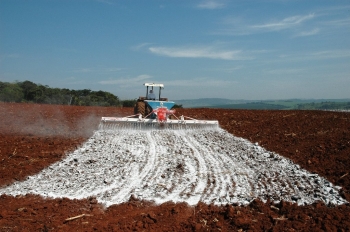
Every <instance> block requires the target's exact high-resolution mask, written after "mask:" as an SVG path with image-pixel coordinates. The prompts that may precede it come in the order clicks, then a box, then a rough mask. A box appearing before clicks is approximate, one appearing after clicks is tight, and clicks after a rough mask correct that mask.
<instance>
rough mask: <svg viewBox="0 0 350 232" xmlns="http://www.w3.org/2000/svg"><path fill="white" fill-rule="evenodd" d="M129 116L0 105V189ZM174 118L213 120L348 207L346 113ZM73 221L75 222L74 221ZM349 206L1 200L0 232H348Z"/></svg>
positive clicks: (195, 113) (196, 113) (205, 112)
mask: <svg viewBox="0 0 350 232" xmlns="http://www.w3.org/2000/svg"><path fill="white" fill-rule="evenodd" d="M132 112H133V110H132V109H131V108H112V107H110V108H105V107H77V106H57V105H35V104H4V103H0V186H5V185H8V184H11V183H13V182H14V181H16V180H24V179H25V178H26V177H27V176H30V175H33V174H36V173H38V172H40V171H41V170H42V169H43V168H45V167H47V166H48V165H50V164H52V163H54V162H57V161H59V160H61V159H62V158H63V157H64V156H65V155H66V154H67V153H68V152H70V151H72V150H74V149H76V147H78V146H80V144H82V143H83V142H84V141H85V140H86V139H87V138H88V137H89V136H91V135H92V133H93V130H95V129H97V127H98V124H99V120H100V118H101V117H102V116H125V115H130V114H132ZM178 114H180V115H181V114H184V115H186V116H190V117H194V118H198V119H218V120H219V123H220V126H221V127H222V128H223V129H225V130H227V131H229V132H230V133H232V134H234V135H236V136H239V137H243V138H246V139H249V140H250V141H252V142H254V143H255V142H258V143H259V144H260V145H261V146H263V147H265V148H266V149H268V150H270V151H275V152H277V153H279V154H280V155H283V156H285V157H288V158H290V159H291V160H293V161H294V162H295V163H297V164H299V165H300V166H301V167H303V168H305V169H307V170H308V171H310V172H315V173H318V174H319V175H320V176H323V177H325V178H326V179H328V180H329V181H331V182H332V183H333V184H336V185H339V186H341V187H342V188H343V189H342V190H341V195H342V196H343V197H344V198H346V199H347V201H350V175H349V167H350V156H349V155H350V113H340V112H323V111H260V110H259V111H258V110H257V111H254V110H223V109H220V110H216V109H179V110H178ZM75 216H78V217H76V218H74V217H75ZM349 218H350V206H349V204H347V205H341V206H338V207H333V208H331V207H327V206H325V205H323V204H322V203H315V204H313V205H309V206H297V205H296V204H291V203H287V202H281V203H279V204H277V205H276V204H273V203H271V202H267V203H262V202H261V201H259V200H255V201H254V202H252V203H251V204H250V205H249V206H246V207H240V206H235V205H227V206H223V207H217V206H213V205H205V204H202V203H200V204H198V205H197V206H196V207H190V206H188V205H186V204H174V203H171V202H168V203H165V204H162V205H158V206H157V205H154V204H152V203H151V202H144V201H139V200H137V199H133V198H131V199H130V200H129V202H127V203H124V204H121V205H115V206H111V207H109V208H108V209H104V208H103V206H102V205H100V204H98V203H97V201H96V200H95V199H93V198H91V199H84V200H69V199H65V198H63V199H44V198H42V197H40V196H34V195H26V196H19V197H12V196H7V195H2V196H0V231H94V230H98V231H267V230H268V231H350V220H349Z"/></svg>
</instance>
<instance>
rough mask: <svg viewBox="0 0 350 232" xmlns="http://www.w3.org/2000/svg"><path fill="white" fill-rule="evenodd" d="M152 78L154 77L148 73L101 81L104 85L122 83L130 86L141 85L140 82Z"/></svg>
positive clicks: (124, 85) (123, 85)
mask: <svg viewBox="0 0 350 232" xmlns="http://www.w3.org/2000/svg"><path fill="white" fill-rule="evenodd" d="M150 78H152V76H150V75H147V74H142V75H139V76H137V77H122V78H118V79H110V80H104V81H100V82H99V83H100V84H102V85H120V86H122V87H129V86H138V85H140V82H142V81H145V80H148V79H150Z"/></svg>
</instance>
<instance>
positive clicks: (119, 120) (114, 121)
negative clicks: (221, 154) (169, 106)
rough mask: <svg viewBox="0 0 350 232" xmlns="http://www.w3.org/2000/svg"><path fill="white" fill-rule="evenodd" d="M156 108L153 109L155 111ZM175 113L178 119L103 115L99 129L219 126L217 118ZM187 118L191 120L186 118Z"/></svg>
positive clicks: (201, 127) (204, 127) (205, 127)
mask: <svg viewBox="0 0 350 232" xmlns="http://www.w3.org/2000/svg"><path fill="white" fill-rule="evenodd" d="M154 112H156V110H154V111H153V113H154ZM171 115H173V116H174V117H175V118H176V119H168V118H167V120H166V121H162V122H161V121H159V120H158V118H155V119H151V118H147V117H145V118H143V117H142V115H141V114H139V115H137V114H136V115H130V116H127V117H102V119H101V123H100V126H99V129H102V130H109V129H110V130H114V129H179V130H181V129H207V128H208V129H210V128H218V127H219V122H218V121H216V120H198V119H194V118H191V117H187V116H183V115H182V116H180V118H178V117H176V116H175V115H174V114H171ZM185 118H187V119H189V120H185Z"/></svg>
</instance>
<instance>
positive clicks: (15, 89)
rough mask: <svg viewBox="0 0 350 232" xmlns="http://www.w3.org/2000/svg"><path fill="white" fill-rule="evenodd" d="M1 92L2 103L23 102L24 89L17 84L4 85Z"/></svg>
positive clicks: (0, 99)
mask: <svg viewBox="0 0 350 232" xmlns="http://www.w3.org/2000/svg"><path fill="white" fill-rule="evenodd" d="M0 90H1V91H0V101H4V102H21V101H22V99H23V92H22V89H21V87H19V86H18V85H17V84H10V83H7V84H6V83H5V84H2V86H1V89H0Z"/></svg>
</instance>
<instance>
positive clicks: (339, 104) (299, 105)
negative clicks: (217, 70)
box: [175, 98, 350, 110]
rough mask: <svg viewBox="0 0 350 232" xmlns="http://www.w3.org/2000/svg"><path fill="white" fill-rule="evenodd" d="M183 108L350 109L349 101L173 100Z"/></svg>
mask: <svg viewBox="0 0 350 232" xmlns="http://www.w3.org/2000/svg"><path fill="white" fill-rule="evenodd" d="M175 102H176V104H178V105H182V106H183V107H184V108H202V107H203V108H222V109H277V110H278V109H280V110H293V109H302V110H335V109H345V110H349V109H350V99H286V100H243V99H240V100H230V99H225V98H200V99H189V100H175Z"/></svg>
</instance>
